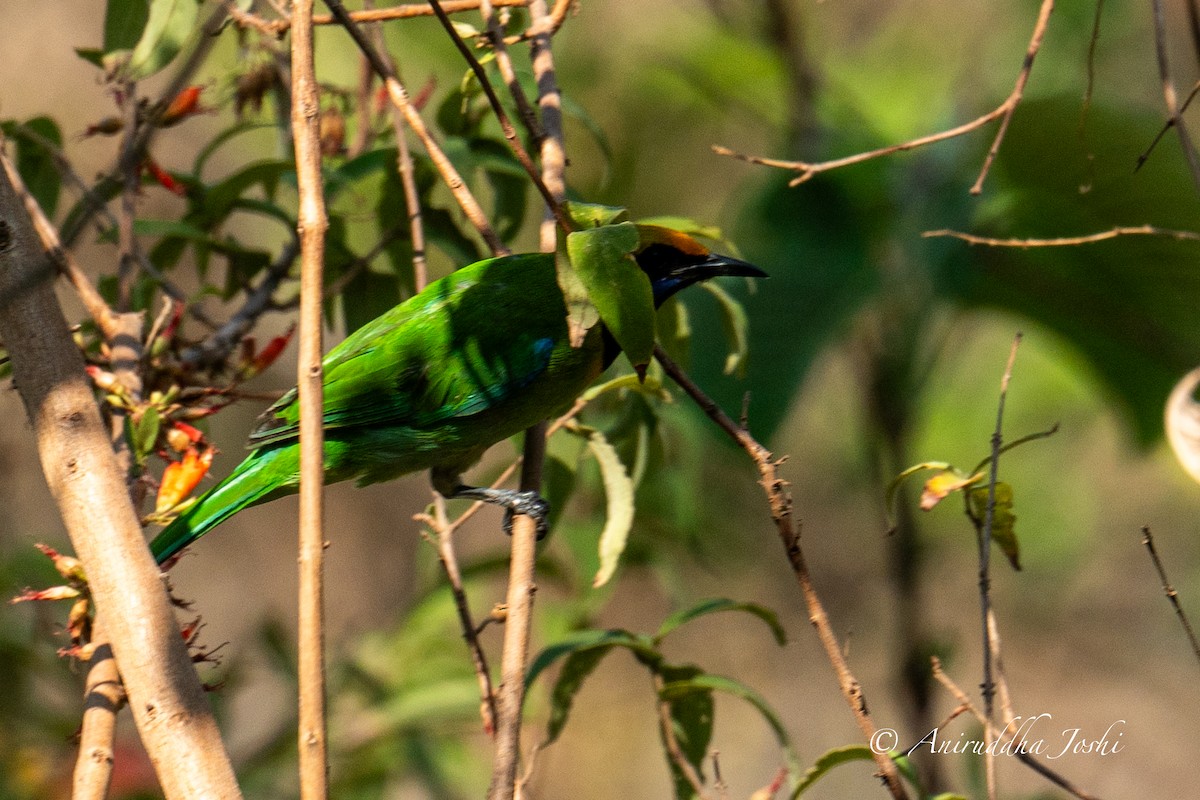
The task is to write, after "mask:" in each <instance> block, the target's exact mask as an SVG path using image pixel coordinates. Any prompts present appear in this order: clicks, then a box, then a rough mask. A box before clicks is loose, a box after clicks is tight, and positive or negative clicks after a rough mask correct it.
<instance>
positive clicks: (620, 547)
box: [587, 430, 633, 589]
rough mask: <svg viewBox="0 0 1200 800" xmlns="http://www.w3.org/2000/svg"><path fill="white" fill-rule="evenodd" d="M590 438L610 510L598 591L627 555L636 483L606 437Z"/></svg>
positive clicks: (602, 538) (590, 434)
mask: <svg viewBox="0 0 1200 800" xmlns="http://www.w3.org/2000/svg"><path fill="white" fill-rule="evenodd" d="M587 437H588V449H589V450H591V452H592V455H593V456H595V458H596V463H597V464H599V465H600V477H601V479H602V480H603V481H604V496H605V506H606V511H605V519H604V530H603V531H602V532H601V533H600V548H599V549H600V569H599V570H597V571H596V577H595V578H593V579H592V588H594V589H595V588H599V587H601V586H603V585H604V584H606V583H608V580H609V579H610V578H611V577H612V576H613V573H615V572H616V571H617V564H618V563H620V560H621V553H623V552H625V543H626V541H628V539H629V531H630V529H631V528H632V527H633V481H631V480H630V479H629V473H628V472H626V471H625V465H624V464H622V463H621V459H620V458H618V457H617V451H616V450H614V449H613V446H612V445H611V444H609V442H608V440H607V439H606V438H604V434H603V433H601V432H600V431H598V430H590V431H588V433H587Z"/></svg>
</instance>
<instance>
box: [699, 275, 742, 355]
mask: <svg viewBox="0 0 1200 800" xmlns="http://www.w3.org/2000/svg"><path fill="white" fill-rule="evenodd" d="M701 286H703V287H704V289H705V291H707V292H708V293H709V294H711V295H712V296H713V297H715V298H717V303H718V304H719V305H720V307H721V323H722V326H723V327H724V328H725V338H727V339H728V340H729V355H727V356H726V357H725V374H726V375H737V376H738V377H739V378H742V377H745V373H746V356H747V355H749V352H750V343H749V340H748V334H747V331H748V329H749V327H750V324H749V322H748V321H747V320H746V309H745V308H743V307H742V304H741V303H739V302H738V301H737V300H734V299H733V297H732V296H731V295H730V294H729V293H728V292H726V291H725V290H724V289H722V288H721V287H720V286H719V285H717V284H716V283H713V282H712V281H705V282H704V283H702V284H701Z"/></svg>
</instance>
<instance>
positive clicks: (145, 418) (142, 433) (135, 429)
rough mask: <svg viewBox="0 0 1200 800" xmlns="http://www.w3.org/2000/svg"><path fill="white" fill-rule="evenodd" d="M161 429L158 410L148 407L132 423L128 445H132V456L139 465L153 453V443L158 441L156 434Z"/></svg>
mask: <svg viewBox="0 0 1200 800" xmlns="http://www.w3.org/2000/svg"><path fill="white" fill-rule="evenodd" d="M161 428H162V418H161V417H159V415H158V410H157V409H155V408H154V407H153V406H148V407H147V408H146V410H145V411H143V412H142V415H141V416H140V417H138V418H137V420H136V421H135V422H133V423H132V429H131V431H130V433H131V434H132V435H131V437H130V444H132V445H133V455H134V458H135V459H137V462H138V463H139V464H143V463H145V461H146V458H147V457H148V456H149V455H150V454H151V453H153V452H154V443H155V442H157V441H158V432H159V430H160V429H161Z"/></svg>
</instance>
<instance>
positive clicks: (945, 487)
mask: <svg viewBox="0 0 1200 800" xmlns="http://www.w3.org/2000/svg"><path fill="white" fill-rule="evenodd" d="M981 480H983V474H982V473H978V472H977V473H975V474H974V475H963V474H961V473H960V472H958V471H957V470H954V469H947V470H944V471H942V472H939V473H938V474H936V475H934V476H933V477H932V478H930V479H929V480H927V481H925V487H924V489H923V490H922V491H921V510H922V511H928V510H930V509H931V508H933V507H934V506H936V505H937V504H938V503H940V502H942V501H943V500H945V499H946V498H947V497H949V496H950V494H951V493H952V492H957V491H958V490H960V489H963V488H965V487H967V486H971V485H973V484H976V483H979V482H980V481H981Z"/></svg>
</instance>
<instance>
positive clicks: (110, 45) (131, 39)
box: [101, 0, 150, 53]
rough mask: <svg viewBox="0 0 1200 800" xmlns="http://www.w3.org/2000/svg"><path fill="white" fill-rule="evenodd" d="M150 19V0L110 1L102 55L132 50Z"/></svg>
mask: <svg viewBox="0 0 1200 800" xmlns="http://www.w3.org/2000/svg"><path fill="white" fill-rule="evenodd" d="M149 18H150V0H108V3H107V7H106V8H105V10H104V44H103V45H102V46H101V47H102V51H101V52H102V53H112V52H115V51H117V50H132V49H133V47H134V45H136V44H137V42H138V39H140V38H141V36H142V31H144V30H145V29H146V22H147V20H149Z"/></svg>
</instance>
